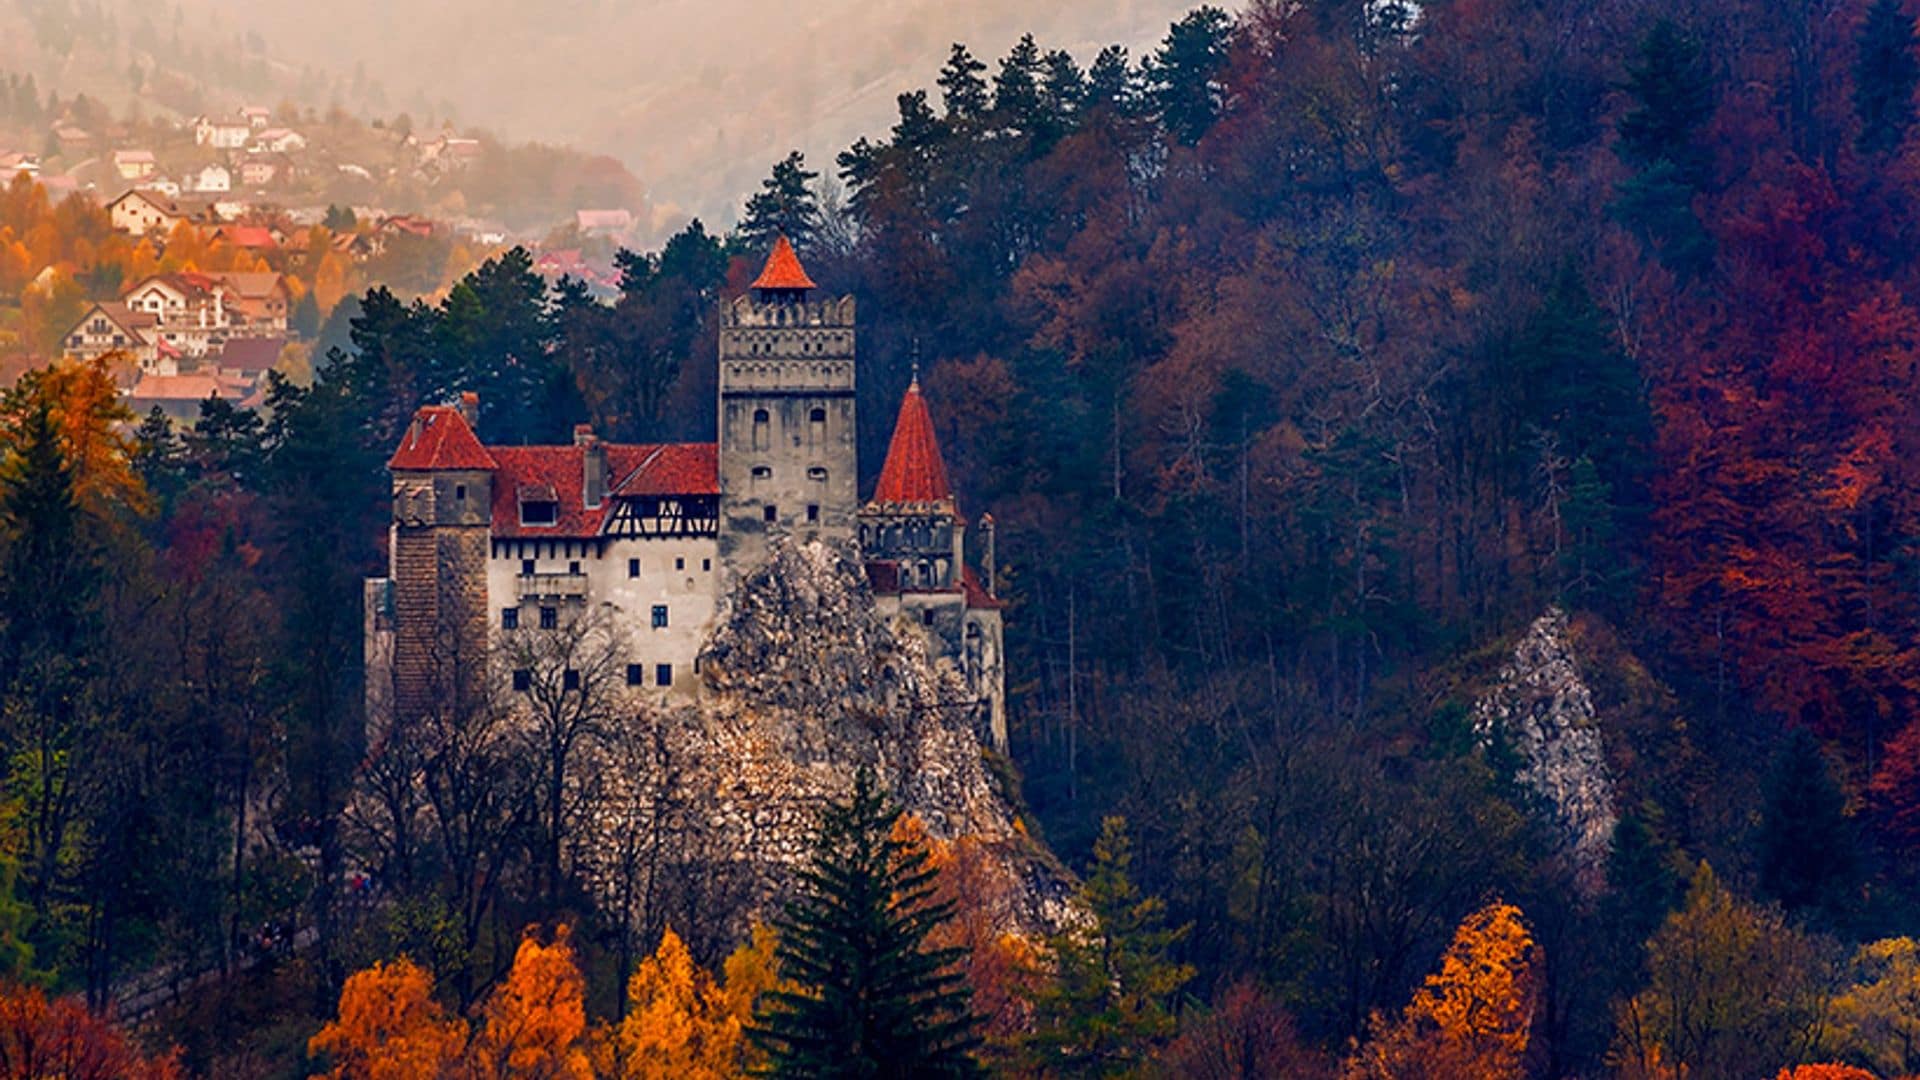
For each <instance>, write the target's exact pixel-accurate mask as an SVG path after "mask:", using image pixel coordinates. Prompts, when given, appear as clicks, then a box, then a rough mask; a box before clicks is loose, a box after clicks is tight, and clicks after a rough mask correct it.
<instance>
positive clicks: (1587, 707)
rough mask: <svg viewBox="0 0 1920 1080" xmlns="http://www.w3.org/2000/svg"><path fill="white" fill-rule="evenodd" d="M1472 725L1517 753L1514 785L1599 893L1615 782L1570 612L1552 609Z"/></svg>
mask: <svg viewBox="0 0 1920 1080" xmlns="http://www.w3.org/2000/svg"><path fill="white" fill-rule="evenodd" d="M1473 726H1474V731H1475V732H1476V733H1477V734H1478V735H1479V737H1480V739H1481V740H1482V742H1491V741H1492V740H1494V739H1495V738H1501V739H1505V740H1506V741H1507V742H1508V743H1509V744H1510V745H1511V746H1512V747H1513V749H1514V751H1515V753H1516V754H1517V755H1518V757H1519V759H1520V767H1519V769H1518V771H1517V772H1516V774H1515V779H1517V780H1518V781H1519V782H1520V783H1521V784H1523V785H1525V786H1526V787H1527V789H1528V790H1530V791H1532V792H1533V793H1534V794H1535V795H1536V796H1537V797H1538V798H1539V801H1540V805H1541V808H1542V810H1543V812H1544V813H1546V814H1548V815H1550V816H1551V818H1552V821H1553V824H1554V825H1555V826H1556V828H1557V832H1558V836H1559V838H1560V846H1561V850H1562V853H1563V854H1564V855H1565V856H1566V857H1567V859H1568V860H1569V862H1570V863H1571V865H1572V868H1573V870H1574V876H1575V880H1576V881H1577V882H1578V883H1579V884H1580V885H1581V887H1582V888H1584V889H1587V890H1589V891H1590V892H1591V891H1594V890H1597V889H1599V888H1600V887H1601V886H1602V885H1603V884H1604V883H1605V876H1606V858H1607V851H1608V849H1609V847H1610V846H1611V844H1612V842H1613V827H1614V822H1615V817H1614V791H1613V780H1612V777H1611V776H1610V775H1609V773H1608V770H1607V759H1606V753H1605V748H1604V746H1603V744H1602V740H1601V733H1600V724H1599V717H1598V714H1597V713H1596V712H1595V710H1594V707H1593V694H1592V692H1591V691H1590V690H1589V689H1588V686H1587V683H1586V681H1585V680H1584V679H1583V678H1582V677H1581V673H1580V665H1579V662H1578V661H1577V659H1576V657H1575V655H1574V649H1573V644H1572V639H1571V636H1570V634H1569V627H1568V624H1567V616H1566V613H1565V612H1563V611H1561V610H1560V609H1559V608H1550V609H1548V611H1547V613H1546V614H1545V615H1542V616H1541V617H1540V618H1539V619H1537V620H1535V621H1534V623H1533V625H1532V626H1530V627H1528V628H1527V632H1526V634H1524V635H1523V636H1522V637H1521V638H1520V642H1519V644H1518V645H1516V646H1515V647H1514V650H1513V655H1512V657H1511V658H1510V659H1509V660H1508V662H1507V664H1506V665H1505V666H1504V667H1502V668H1501V669H1500V673H1499V676H1498V677H1497V678H1496V680H1495V683H1494V685H1493V687H1492V689H1490V690H1489V691H1488V692H1487V693H1486V694H1485V695H1484V696H1482V697H1481V698H1480V699H1479V701H1477V702H1476V703H1475V705H1474V709H1473Z"/></svg>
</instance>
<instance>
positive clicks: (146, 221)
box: [107, 188, 186, 236]
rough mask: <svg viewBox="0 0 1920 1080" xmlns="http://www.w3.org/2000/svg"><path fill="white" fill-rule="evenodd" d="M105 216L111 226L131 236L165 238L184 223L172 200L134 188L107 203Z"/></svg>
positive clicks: (184, 217) (182, 215) (183, 218)
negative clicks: (175, 227)
mask: <svg viewBox="0 0 1920 1080" xmlns="http://www.w3.org/2000/svg"><path fill="white" fill-rule="evenodd" d="M107 216H108V218H109V219H110V220H111V221H112V222H113V227H114V228H115V229H118V230H120V231H121V232H123V233H129V234H131V235H134V236H146V235H147V234H149V233H156V232H157V233H158V234H160V235H161V236H165V235H166V234H167V233H169V232H172V231H173V227H174V226H175V225H177V224H179V223H180V222H182V221H184V220H186V215H185V214H182V213H181V212H180V208H179V207H178V206H176V205H174V203H173V200H171V199H168V198H167V197H166V196H164V195H161V194H159V193H158V192H153V191H143V190H141V189H139V188H135V189H134V190H132V191H129V192H127V193H126V194H124V195H122V196H120V197H119V198H117V199H115V200H113V201H112V202H110V203H108V204H107Z"/></svg>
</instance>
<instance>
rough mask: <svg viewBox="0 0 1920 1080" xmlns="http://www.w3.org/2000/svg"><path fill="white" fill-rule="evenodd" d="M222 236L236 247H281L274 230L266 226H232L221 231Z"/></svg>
mask: <svg viewBox="0 0 1920 1080" xmlns="http://www.w3.org/2000/svg"><path fill="white" fill-rule="evenodd" d="M219 235H220V236H222V237H223V238H225V240H226V241H227V243H229V244H232V245H233V246H234V247H243V248H273V247H279V246H280V245H279V243H277V242H276V241H275V240H274V238H273V232H272V230H270V229H268V228H267V227H266V226H264V225H231V226H228V227H227V228H224V229H221V230H220V234H219Z"/></svg>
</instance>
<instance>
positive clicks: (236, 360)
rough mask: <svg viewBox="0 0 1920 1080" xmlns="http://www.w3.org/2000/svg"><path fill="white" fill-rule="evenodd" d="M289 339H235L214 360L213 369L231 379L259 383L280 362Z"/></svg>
mask: <svg viewBox="0 0 1920 1080" xmlns="http://www.w3.org/2000/svg"><path fill="white" fill-rule="evenodd" d="M286 345H287V339H286V338H280V337H248V338H233V339H231V340H229V341H228V342H227V343H226V345H224V346H222V347H221V349H220V352H219V354H218V355H216V356H215V357H214V358H213V365H212V366H213V368H214V369H215V370H216V371H218V372H219V373H220V374H221V375H223V376H225V377H227V378H229V379H244V380H247V381H248V382H249V383H252V382H257V381H258V380H259V379H260V378H261V376H263V375H265V374H266V373H267V372H269V371H271V370H273V365H275V364H277V363H279V362H280V351H281V350H282V349H284V348H286Z"/></svg>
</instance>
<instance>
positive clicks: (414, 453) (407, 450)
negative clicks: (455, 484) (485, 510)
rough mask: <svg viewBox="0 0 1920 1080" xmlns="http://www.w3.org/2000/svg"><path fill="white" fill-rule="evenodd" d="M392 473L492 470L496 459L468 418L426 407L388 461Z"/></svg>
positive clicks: (448, 408) (451, 409) (446, 408)
mask: <svg viewBox="0 0 1920 1080" xmlns="http://www.w3.org/2000/svg"><path fill="white" fill-rule="evenodd" d="M387 468H389V469H409V470H417V471H428V470H433V469H463V470H469V471H480V470H488V471H490V470H492V469H495V468H498V466H497V465H495V464H494V460H493V455H491V454H489V453H487V448H486V447H484V446H482V445H480V440H479V438H477V437H476V436H475V435H474V434H473V428H471V427H469V426H468V425H467V418H466V417H464V416H461V415H460V410H459V409H457V408H454V407H453V406H451V405H423V406H421V407H420V409H419V411H418V412H415V413H414V414H413V423H411V424H408V425H407V432H406V434H405V435H402V436H401V437H400V446H399V449H397V450H395V451H394V452H393V457H392V458H390V459H388V461H387Z"/></svg>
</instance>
